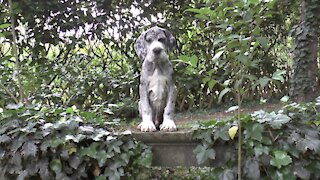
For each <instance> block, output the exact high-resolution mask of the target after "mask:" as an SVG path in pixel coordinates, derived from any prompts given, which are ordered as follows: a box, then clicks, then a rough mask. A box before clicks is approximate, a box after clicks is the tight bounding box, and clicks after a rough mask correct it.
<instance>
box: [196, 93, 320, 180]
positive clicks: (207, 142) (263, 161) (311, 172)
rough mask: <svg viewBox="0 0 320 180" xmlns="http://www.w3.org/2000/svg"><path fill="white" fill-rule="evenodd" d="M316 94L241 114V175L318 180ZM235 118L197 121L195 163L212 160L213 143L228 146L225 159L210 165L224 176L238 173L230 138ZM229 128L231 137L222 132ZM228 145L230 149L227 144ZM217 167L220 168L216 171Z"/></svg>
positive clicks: (319, 107)
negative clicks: (308, 99)
mask: <svg viewBox="0 0 320 180" xmlns="http://www.w3.org/2000/svg"><path fill="white" fill-rule="evenodd" d="M319 110H320V97H318V98H317V99H316V102H310V103H300V104H298V103H291V104H288V105H285V106H283V107H282V108H281V109H279V111H277V112H274V111H273V112H266V111H263V110H259V111H256V112H254V113H252V114H250V115H242V116H240V119H241V123H242V128H243V132H242V134H243V136H242V137H243V139H242V146H241V147H242V152H243V154H242V159H243V162H242V166H241V168H242V171H243V172H244V173H243V174H242V178H243V179H297V178H300V179H319V178H320V173H319V172H320V171H319V170H320V166H319V165H320V164H319V162H320V133H319V132H320V131H319V130H320V127H319V125H318V124H317V122H318V119H319V117H320V116H319V114H318V112H319ZM236 118H237V117H234V118H232V119H230V120H228V121H223V122H220V121H214V120H211V121H208V122H205V123H200V124H199V125H198V127H196V129H195V131H194V138H195V139H198V140H199V141H200V142H201V143H200V144H199V145H198V146H197V147H196V149H195V150H194V153H195V154H196V157H197V160H198V163H199V164H202V163H204V162H207V161H209V162H210V161H212V160H213V159H215V156H216V154H215V152H216V148H217V146H219V145H221V144H223V145H224V146H227V147H226V149H225V150H224V156H225V157H224V159H225V160H224V162H221V164H222V165H221V166H219V167H215V168H213V171H212V172H214V176H215V177H216V178H217V179H219V178H224V179H234V178H235V177H237V171H236V169H237V161H236V156H237V154H236V150H235V149H233V148H232V147H238V146H237V143H238V142H237V141H236V140H233V139H232V137H233V136H234V134H233V133H237V134H238V133H239V132H237V130H238V129H236V130H235V127H236V126H235V124H236V123H235V122H236V121H235V119H236ZM230 130H232V131H233V133H232V134H231V135H232V136H231V135H230V137H231V138H230V139H229V138H228V137H226V136H225V134H226V133H228V131H229V132H230ZM230 148H231V149H230ZM218 169H220V170H218Z"/></svg>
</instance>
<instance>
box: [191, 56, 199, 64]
mask: <svg viewBox="0 0 320 180" xmlns="http://www.w3.org/2000/svg"><path fill="white" fill-rule="evenodd" d="M197 63H198V57H197V56H196V55H192V56H191V57H190V64H191V65H192V66H194V67H196V66H197Z"/></svg>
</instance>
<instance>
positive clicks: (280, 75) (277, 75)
mask: <svg viewBox="0 0 320 180" xmlns="http://www.w3.org/2000/svg"><path fill="white" fill-rule="evenodd" d="M286 73H287V71H286V70H277V71H276V72H274V73H273V75H272V79H273V80H278V81H280V82H282V83H283V82H284V78H283V75H285V74H286Z"/></svg>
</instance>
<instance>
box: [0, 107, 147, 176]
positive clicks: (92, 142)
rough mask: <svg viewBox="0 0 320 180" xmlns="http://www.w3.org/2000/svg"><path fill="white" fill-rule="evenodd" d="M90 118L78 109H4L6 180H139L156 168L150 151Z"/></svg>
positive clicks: (1, 137)
mask: <svg viewBox="0 0 320 180" xmlns="http://www.w3.org/2000/svg"><path fill="white" fill-rule="evenodd" d="M85 114H86V112H81V111H79V110H78V109H75V107H72V108H67V109H63V108H56V109H50V108H46V107H44V106H40V105H33V106H21V105H10V106H8V107H6V109H1V111H0V123H1V128H0V144H1V148H0V152H1V158H0V166H1V169H0V172H1V174H0V175H1V179H6V178H7V179H25V178H30V179H33V178H41V179H83V178H86V179H92V178H94V177H95V178H97V179H106V178H109V179H120V177H128V178H134V177H135V176H136V175H137V174H138V173H139V172H140V171H141V170H142V169H144V168H148V167H150V165H151V160H152V154H151V150H150V148H149V147H147V146H146V145H144V144H141V143H138V142H136V141H134V140H132V139H131V138H129V137H128V136H127V134H128V133H126V132H124V133H114V132H113V130H112V129H111V128H107V127H108V126H107V125H106V124H107V123H104V124H101V125H99V124H97V123H96V122H94V119H99V118H100V117H97V116H94V115H92V116H90V121H89V120H88V119H87V117H86V115H85ZM98 121H100V120H98ZM90 122H91V123H90ZM93 122H94V123H93Z"/></svg>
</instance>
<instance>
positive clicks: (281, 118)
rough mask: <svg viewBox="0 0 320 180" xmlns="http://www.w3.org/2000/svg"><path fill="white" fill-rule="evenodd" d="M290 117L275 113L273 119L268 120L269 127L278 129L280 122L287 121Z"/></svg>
mask: <svg viewBox="0 0 320 180" xmlns="http://www.w3.org/2000/svg"><path fill="white" fill-rule="evenodd" d="M290 120H291V118H290V117H289V116H287V115H285V114H277V115H275V116H274V118H273V120H272V121H271V122H270V124H271V127H272V128H274V129H280V128H281V126H282V124H285V123H287V122H289V121H290Z"/></svg>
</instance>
